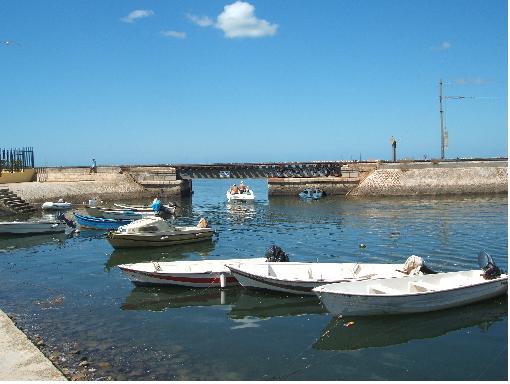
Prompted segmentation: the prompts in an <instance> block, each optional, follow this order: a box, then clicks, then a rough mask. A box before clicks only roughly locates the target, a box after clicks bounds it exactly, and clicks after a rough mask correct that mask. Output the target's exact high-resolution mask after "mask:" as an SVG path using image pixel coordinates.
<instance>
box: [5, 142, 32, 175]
mask: <svg viewBox="0 0 510 384" xmlns="http://www.w3.org/2000/svg"><path fill="white" fill-rule="evenodd" d="M31 168H34V148H33V147H23V148H17V149H13V148H11V149H1V148H0V173H2V172H11V173H14V172H20V171H23V170H25V169H31Z"/></svg>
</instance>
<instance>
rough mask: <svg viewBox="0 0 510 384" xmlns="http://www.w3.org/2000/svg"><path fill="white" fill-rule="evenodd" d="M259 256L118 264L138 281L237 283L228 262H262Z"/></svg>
mask: <svg viewBox="0 0 510 384" xmlns="http://www.w3.org/2000/svg"><path fill="white" fill-rule="evenodd" d="M262 261H264V259H263V258H256V259H227V260H198V261H171V262H156V261H154V262H148V263H136V264H121V265H119V266H118V267H119V268H120V270H121V271H122V272H124V274H125V275H126V276H127V277H128V278H129V280H131V282H132V283H133V284H135V285H169V286H172V285H175V286H185V287H194V288H209V287H224V286H228V285H233V284H237V280H236V278H235V277H234V276H233V275H232V274H231V273H230V270H229V269H228V268H227V267H226V265H235V264H238V263H241V262H243V263H247V262H254V263H257V262H262Z"/></svg>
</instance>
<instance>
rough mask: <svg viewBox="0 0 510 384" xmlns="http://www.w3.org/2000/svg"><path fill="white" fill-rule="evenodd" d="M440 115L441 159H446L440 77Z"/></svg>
mask: <svg viewBox="0 0 510 384" xmlns="http://www.w3.org/2000/svg"><path fill="white" fill-rule="evenodd" d="M439 115H440V116H441V160H444V116H443V115H444V110H443V79H439Z"/></svg>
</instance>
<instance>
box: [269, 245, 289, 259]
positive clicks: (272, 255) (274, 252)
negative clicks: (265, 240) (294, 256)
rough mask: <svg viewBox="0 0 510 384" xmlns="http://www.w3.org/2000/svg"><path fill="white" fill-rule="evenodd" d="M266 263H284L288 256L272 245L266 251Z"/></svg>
mask: <svg viewBox="0 0 510 384" xmlns="http://www.w3.org/2000/svg"><path fill="white" fill-rule="evenodd" d="M266 261H267V262H285V261H289V256H288V255H287V254H286V253H285V252H284V251H283V249H281V248H280V247H278V246H276V245H272V246H271V247H269V249H268V250H267V251H266Z"/></svg>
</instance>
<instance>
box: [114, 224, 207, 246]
mask: <svg viewBox="0 0 510 384" xmlns="http://www.w3.org/2000/svg"><path fill="white" fill-rule="evenodd" d="M213 234H214V231H213V229H212V228H208V225H207V221H205V219H202V220H201V221H200V222H199V225H197V226H188V227H178V226H172V225H170V224H169V223H168V222H167V221H166V220H164V219H162V218H161V217H147V218H144V219H140V220H136V221H133V222H132V223H130V224H127V225H123V226H121V227H119V228H118V229H117V230H116V231H111V232H109V233H108V238H107V239H108V241H109V242H110V244H111V245H112V246H113V247H114V248H128V247H164V246H169V245H174V244H188V243H195V242H199V241H205V240H210V239H211V238H212V236H213Z"/></svg>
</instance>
